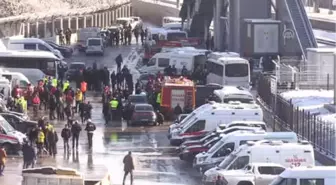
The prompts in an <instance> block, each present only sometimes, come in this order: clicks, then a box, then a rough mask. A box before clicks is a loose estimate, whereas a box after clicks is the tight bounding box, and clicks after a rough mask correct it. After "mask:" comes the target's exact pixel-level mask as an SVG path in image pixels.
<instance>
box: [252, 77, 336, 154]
mask: <svg viewBox="0 0 336 185" xmlns="http://www.w3.org/2000/svg"><path fill="white" fill-rule="evenodd" d="M270 87H271V84H270V78H269V76H264V75H261V76H260V78H259V83H258V87H257V91H258V95H259V98H260V100H261V101H262V102H263V103H264V104H265V106H266V107H267V108H268V111H270V112H271V113H272V114H273V113H274V112H275V114H274V117H272V118H270V117H268V118H267V119H268V120H273V121H274V125H273V128H274V129H276V130H280V131H294V132H295V133H297V134H298V136H299V137H300V138H301V139H304V140H307V141H309V142H311V143H312V145H313V146H314V147H315V149H316V150H318V151H320V152H321V153H324V154H326V155H328V156H331V157H332V158H335V150H336V149H335V146H336V142H335V139H336V137H335V136H336V134H335V131H336V126H335V125H336V124H335V123H329V122H324V121H322V120H321V119H319V117H318V116H317V115H313V114H310V113H309V112H308V111H305V110H302V109H299V108H298V107H295V106H294V105H293V104H292V103H291V102H289V101H287V100H285V99H284V98H282V97H281V96H278V95H274V94H272V92H271V88H270ZM280 87H281V86H280ZM278 88H279V87H278ZM279 90H280V91H281V89H279ZM274 110H275V111H274Z"/></svg>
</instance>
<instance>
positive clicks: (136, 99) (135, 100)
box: [128, 96, 147, 103]
mask: <svg viewBox="0 0 336 185" xmlns="http://www.w3.org/2000/svg"><path fill="white" fill-rule="evenodd" d="M128 99H129V101H130V102H132V103H146V102H147V98H146V96H130V97H128Z"/></svg>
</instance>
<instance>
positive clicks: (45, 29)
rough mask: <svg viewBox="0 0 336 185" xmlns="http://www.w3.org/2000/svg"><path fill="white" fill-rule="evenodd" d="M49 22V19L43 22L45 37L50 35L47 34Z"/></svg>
mask: <svg viewBox="0 0 336 185" xmlns="http://www.w3.org/2000/svg"><path fill="white" fill-rule="evenodd" d="M47 24H48V22H47V21H44V24H43V32H44V33H43V35H44V38H46V37H49V35H47Z"/></svg>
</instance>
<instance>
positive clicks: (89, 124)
mask: <svg viewBox="0 0 336 185" xmlns="http://www.w3.org/2000/svg"><path fill="white" fill-rule="evenodd" d="M95 130H96V125H95V124H94V123H92V121H91V119H88V121H87V124H86V127H85V131H87V137H88V143H89V148H90V149H91V148H92V137H93V132H94V131H95Z"/></svg>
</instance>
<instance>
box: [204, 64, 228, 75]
mask: <svg viewBox="0 0 336 185" xmlns="http://www.w3.org/2000/svg"><path fill="white" fill-rule="evenodd" d="M207 69H208V71H209V73H213V74H215V75H217V76H221V77H222V76H223V72H224V67H223V65H220V64H216V63H214V62H210V61H208V62H207Z"/></svg>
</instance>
